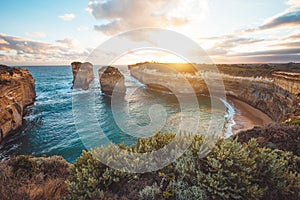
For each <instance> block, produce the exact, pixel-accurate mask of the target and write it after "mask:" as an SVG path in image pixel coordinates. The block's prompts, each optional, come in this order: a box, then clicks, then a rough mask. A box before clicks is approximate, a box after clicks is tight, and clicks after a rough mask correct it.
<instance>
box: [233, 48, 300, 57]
mask: <svg viewBox="0 0 300 200" xmlns="http://www.w3.org/2000/svg"><path fill="white" fill-rule="evenodd" d="M289 54H300V48H286V49H275V50H266V51H254V52H246V53H239V54H235V55H233V56H260V55H289Z"/></svg>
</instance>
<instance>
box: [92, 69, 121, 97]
mask: <svg viewBox="0 0 300 200" xmlns="http://www.w3.org/2000/svg"><path fill="white" fill-rule="evenodd" d="M98 73H99V81H100V86H101V91H102V92H103V93H105V94H108V95H112V93H113V91H114V92H115V93H117V94H125V92H126V86H125V82H124V76H123V74H121V72H120V71H119V70H118V68H116V67H111V66H107V67H102V68H101V69H99V71H98Z"/></svg>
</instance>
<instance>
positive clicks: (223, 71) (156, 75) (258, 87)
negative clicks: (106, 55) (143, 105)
mask: <svg viewBox="0 0 300 200" xmlns="http://www.w3.org/2000/svg"><path fill="white" fill-rule="evenodd" d="M160 65H161V64H160ZM218 68H219V73H217V72H216V71H214V70H211V66H200V67H199V69H200V70H199V71H197V72H195V73H182V72H181V75H178V73H177V74H176V73H165V72H164V71H161V70H158V69H157V64H156V63H141V64H136V65H130V66H129V70H130V73H131V75H132V76H133V77H135V78H136V79H137V80H139V81H140V82H141V83H144V84H145V85H147V86H148V87H151V88H154V89H159V90H166V89H165V88H169V89H170V90H171V91H175V92H179V93H188V92H189V91H190V90H187V91H186V89H185V87H184V84H182V83H183V82H182V81H179V78H178V77H179V76H184V78H185V79H186V80H187V81H188V82H189V83H190V84H191V86H192V88H193V90H194V91H193V92H195V93H201V94H209V93H211V92H212V91H213V92H215V93H217V92H218V90H220V92H221V90H224V88H225V93H226V95H232V96H234V97H236V98H238V99H240V100H242V101H244V102H246V103H248V104H250V105H251V106H253V107H255V108H257V109H259V110H261V111H263V112H264V113H266V114H267V115H268V116H269V117H271V118H272V119H273V120H274V121H277V122H282V121H285V120H290V119H294V118H298V117H300V66H298V65H296V64H293V65H291V64H287V65H282V66H281V65H273V66H270V65H263V66H257V65H249V66H246V65H245V66H244V65H243V66H239V65H221V66H218ZM220 79H221V81H222V84H224V86H221V85H219V83H220ZM208 83H209V84H210V85H209V87H208Z"/></svg>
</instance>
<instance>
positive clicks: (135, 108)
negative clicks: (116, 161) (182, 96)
mask: <svg viewBox="0 0 300 200" xmlns="http://www.w3.org/2000/svg"><path fill="white" fill-rule="evenodd" d="M26 68H27V69H29V70H30V72H31V73H32V75H33V77H34V79H35V84H36V92H37V98H36V102H35V104H34V105H31V106H29V107H28V108H27V112H26V115H25V117H24V125H23V126H22V128H20V129H19V130H17V131H16V133H15V134H12V135H11V136H10V137H8V138H6V139H5V140H4V141H3V143H2V144H1V145H0V159H3V158H7V157H8V156H10V155H18V154H32V155H37V156H40V155H43V154H45V155H48V156H50V155H61V156H63V157H64V158H65V159H66V160H67V161H69V162H74V161H75V160H76V158H77V157H78V156H80V154H81V152H82V150H84V149H86V147H85V146H84V145H83V143H82V140H81V138H80V136H79V134H78V133H79V132H81V133H85V135H88V134H89V130H88V129H85V130H82V129H80V128H79V130H77V129H78V126H77V127H76V123H77V124H78V123H79V124H80V123H81V122H78V121H76V123H75V120H74V109H73V104H72V100H73V98H74V95H85V92H84V91H81V90H72V89H71V86H72V72H71V67H69V66H59V67H58V66H56V67H54V66H49V67H46V66H41V67H37V66H35V67H26ZM95 71H96V69H95ZM123 71H124V73H125V77H126V86H127V88H128V90H130V89H132V88H138V90H136V91H135V92H134V93H133V94H132V95H131V96H130V97H126V98H125V99H124V101H122V102H121V103H120V112H118V111H117V115H118V117H119V118H121V119H122V120H125V122H126V124H128V125H129V127H130V124H132V125H136V124H137V125H139V126H145V125H147V124H149V122H150V121H151V120H150V118H149V116H148V109H149V108H150V106H151V105H153V104H159V105H162V106H163V107H164V108H165V111H166V114H167V120H166V124H165V125H164V126H163V127H162V129H161V130H162V131H169V132H173V131H175V132H176V130H177V129H178V124H179V123H178V120H179V119H180V106H179V103H178V100H177V98H176V97H175V96H174V95H172V94H167V93H160V92H157V91H153V90H150V89H147V88H145V87H144V86H143V85H141V84H140V83H138V82H137V81H136V80H135V79H133V78H132V77H130V76H129V74H128V73H127V72H125V71H126V70H123ZM91 90H92V91H93V95H94V97H95V102H94V107H93V110H95V115H96V119H97V121H98V123H99V126H100V127H101V129H102V130H103V132H104V134H105V135H106V137H107V138H108V139H109V140H110V141H111V142H113V143H120V142H124V143H125V144H127V145H131V144H134V143H135V142H136V138H137V134H135V133H130V134H128V133H126V132H125V131H124V130H122V128H119V127H118V125H117V124H116V122H115V120H114V117H113V114H112V110H111V104H110V97H108V96H106V95H103V94H101V93H100V89H99V83H98V81H97V78H96V79H95V83H94V84H93V86H92V88H91ZM198 102H199V109H200V111H201V128H202V129H205V128H206V127H208V124H209V121H210V119H211V118H210V117H211V106H210V103H211V102H210V98H208V97H205V96H198ZM124 103H128V105H129V109H130V114H131V117H130V118H128V117H126V116H125V115H126V113H124V112H123V109H122V105H123V104H124ZM79 104H80V102H79ZM194 110H195V108H193V109H190V111H189V112H190V114H191V115H193V112H194ZM75 114H76V113H75ZM89 114H90V113H87V115H86V116H87V118H88V117H89ZM219 115H220V116H219V119H220V120H221V119H224V117H225V116H227V118H230V115H228V113H224V112H221V111H220V112H219ZM147 136H149V135H147ZM85 142H86V140H85ZM91 142H92V140H91Z"/></svg>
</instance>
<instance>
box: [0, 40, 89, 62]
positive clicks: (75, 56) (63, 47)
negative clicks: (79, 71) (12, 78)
mask: <svg viewBox="0 0 300 200" xmlns="http://www.w3.org/2000/svg"><path fill="white" fill-rule="evenodd" d="M74 41H75V40H72V39H68V38H67V39H63V40H57V43H56V44H49V43H45V42H39V41H33V40H29V39H26V38H21V37H15V36H9V35H5V34H0V54H1V55H2V58H1V61H2V62H6V63H7V64H10V63H19V64H25V63H28V62H32V63H46V62H47V63H52V64H53V63H60V64H61V63H62V62H67V63H69V62H71V61H73V60H83V59H84V58H85V57H86V56H88V54H89V51H88V50H86V49H78V48H73V47H74V44H76V42H75V43H74Z"/></svg>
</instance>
